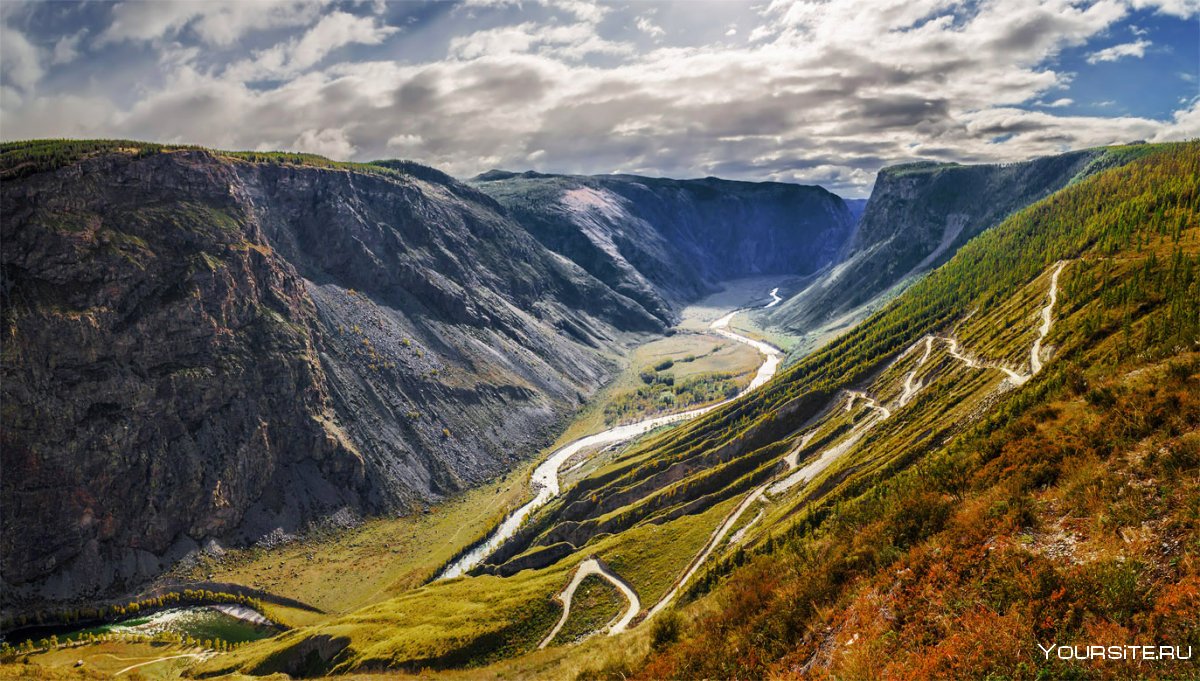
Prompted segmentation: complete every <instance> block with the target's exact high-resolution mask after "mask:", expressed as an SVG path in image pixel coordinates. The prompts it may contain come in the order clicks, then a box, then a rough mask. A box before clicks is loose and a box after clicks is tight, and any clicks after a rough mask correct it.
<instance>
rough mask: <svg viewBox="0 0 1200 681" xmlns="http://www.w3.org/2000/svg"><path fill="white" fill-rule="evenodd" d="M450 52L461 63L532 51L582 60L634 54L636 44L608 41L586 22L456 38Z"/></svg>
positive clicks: (490, 31)
mask: <svg viewBox="0 0 1200 681" xmlns="http://www.w3.org/2000/svg"><path fill="white" fill-rule="evenodd" d="M448 52H449V55H450V57H451V58H453V59H458V60H472V59H479V58H481V57H489V56H490V57H498V56H505V55H513V54H525V53H531V52H537V53H541V54H547V55H553V56H557V57H560V58H567V59H572V60H578V59H581V58H583V57H585V56H587V55H589V54H631V53H632V52H633V45H631V44H629V43H625V42H613V41H609V40H604V39H603V38H601V37H599V36H597V35H596V33H595V31H594V30H593V28H592V26H591V25H589V24H586V23H579V24H569V25H558V24H551V25H546V24H536V23H533V22H526V23H523V24H517V25H515V26H504V27H501V28H492V29H487V30H483V31H476V32H475V33H471V34H469V35H465V36H459V37H456V38H453V39H451V40H450V47H449V50H448Z"/></svg>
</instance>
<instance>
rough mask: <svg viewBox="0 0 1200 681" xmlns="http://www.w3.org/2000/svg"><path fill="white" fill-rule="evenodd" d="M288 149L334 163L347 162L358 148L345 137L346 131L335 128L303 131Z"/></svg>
mask: <svg viewBox="0 0 1200 681" xmlns="http://www.w3.org/2000/svg"><path fill="white" fill-rule="evenodd" d="M289 149H294V150H296V151H303V152H307V153H310V154H320V155H321V156H326V157H328V158H331V159H334V160H335V161H347V160H349V159H351V158H353V157H354V154H355V153H357V152H358V148H357V147H355V146H354V145H353V144H351V143H350V140H349V139H348V138H347V137H346V131H345V130H341V129H336V128H324V129H321V130H305V131H304V132H302V133H300V136H298V137H297V138H296V139H295V141H293V142H292V144H291V146H290V148H289Z"/></svg>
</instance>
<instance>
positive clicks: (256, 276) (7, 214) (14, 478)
mask: <svg viewBox="0 0 1200 681" xmlns="http://www.w3.org/2000/svg"><path fill="white" fill-rule="evenodd" d="M2 200H3V206H2V208H3V214H4V218H5V219H4V221H3V235H2V237H3V242H4V250H3V268H4V270H3V283H4V289H3V290H4V303H5V304H4V313H3V334H4V349H3V353H4V354H3V386H2V390H3V422H4V430H3V436H2V437H3V443H2V447H0V451H2V454H3V471H4V475H3V502H4V513H3V552H2V553H3V578H4V585H3V586H4V588H3V589H2V591H3V592H4V598H5V600H6V601H16V600H19V599H22V598H26V597H38V596H49V597H65V596H71V595H75V594H79V593H98V592H102V591H107V590H113V589H119V588H122V587H123V586H127V585H131V584H134V583H137V582H138V581H140V580H144V579H146V578H148V577H150V576H152V575H154V574H157V573H158V572H159V571H160V570H161V569H162V568H163V567H164V566H166V565H167V564H169V563H170V562H172V561H174V560H176V559H178V558H180V557H182V556H183V555H186V554H187V553H188V552H190V551H193V550H195V549H196V548H197V547H198V546H200V545H202V544H204V543H205V542H206V541H208V540H210V539H217V540H219V541H221V542H230V541H233V542H240V541H250V540H253V539H255V538H257V537H259V536H261V535H262V534H264V533H266V532H269V531H271V530H273V529H275V528H282V529H283V530H285V531H292V530H295V529H297V528H300V527H302V526H303V524H304V523H305V522H306V521H308V520H310V519H313V518H315V517H319V516H320V515H322V514H325V513H329V512H332V511H335V510H337V509H340V508H343V507H349V508H351V509H353V510H355V511H358V512H361V513H372V512H381V511H390V510H401V511H403V510H406V509H410V508H412V507H413V506H414V505H417V504H421V503H424V502H428V501H431V500H436V499H439V498H440V497H441V496H443V495H444V494H447V493H450V492H453V491H456V490H459V489H462V488H464V487H466V486H468V485H471V484H474V483H477V482H480V481H482V480H483V479H485V478H487V477H489V476H492V475H495V474H498V473H501V472H503V471H505V470H507V469H508V468H509V467H510V466H511V465H512V464H513V462H514V461H515V460H516V458H517V457H518V455H520V454H524V453H528V452H529V451H530V450H531V449H536V448H537V447H538V446H540V445H541V444H543V443H544V442H545V440H546V439H547V438H548V437H549V434H550V432H551V430H552V428H553V426H554V425H555V423H556V422H557V421H558V420H559V419H560V418H562V417H563V416H564V415H566V414H567V413H569V412H570V411H572V410H573V409H574V408H575V407H576V406H577V405H578V403H579V401H580V400H581V399H582V398H583V397H584V396H586V395H587V394H589V393H590V392H592V391H593V390H595V389H596V387H598V386H599V385H600V384H601V383H602V382H603V381H604V380H605V379H606V378H607V376H608V373H609V366H608V363H607V361H606V359H605V353H606V352H608V351H611V350H612V349H613V348H615V347H616V346H617V345H618V344H619V343H620V342H621V340H622V339H623V338H627V337H628V334H630V333H639V332H653V331H657V330H661V329H662V321H661V320H660V319H657V318H655V317H653V316H651V315H649V314H646V313H645V312H644V311H642V310H641V309H640V308H639V307H638V306H637V305H634V304H632V303H631V302H630V301H628V300H625V299H623V298H622V297H621V296H620V295H618V294H616V293H614V292H612V291H611V290H609V289H608V288H607V287H605V286H604V285H603V284H602V283H601V282H599V281H597V280H596V279H594V278H593V277H591V276H589V275H588V274H587V273H586V272H584V271H583V270H581V269H580V268H579V267H577V266H575V265H573V264H571V263H569V262H564V261H563V260H562V259H561V258H558V257H556V256H554V255H553V254H551V253H548V252H547V251H546V250H545V249H544V248H542V247H541V246H540V245H539V244H538V243H537V241H536V240H534V239H533V238H531V237H529V236H528V234H526V233H525V232H524V231H523V230H521V229H520V227H519V226H517V225H516V224H514V223H513V222H512V221H511V220H508V219H507V218H505V217H504V216H503V215H501V214H500V213H499V212H497V210H496V208H497V207H496V206H495V205H494V204H493V203H492V202H491V201H490V200H488V199H486V198H485V197H482V196H479V195H477V194H476V193H475V192H472V191H471V190H470V189H469V188H467V187H464V186H462V185H458V184H457V183H453V182H452V181H447V182H441V183H439V182H436V181H431V180H423V179H419V178H417V177H414V176H411V175H405V174H392V175H384V174H371V173H351V172H346V171H344V170H331V169H318V168H310V167H297V166H281V165H271V164H254V163H247V162H242V161H237V160H231V159H227V158H222V157H218V156H214V155H213V154H210V153H208V152H203V151H180V152H173V153H164V154H157V155H149V156H145V157H140V158H138V157H134V156H130V155H127V154H108V155H102V156H99V157H96V158H91V159H89V160H86V161H83V162H81V163H75V164H70V165H67V166H66V167H63V168H60V169H58V170H55V171H53V172H44V173H38V174H34V175H32V176H29V177H26V178H23V179H20V180H16V181H9V182H5V184H4V185H3V192H2Z"/></svg>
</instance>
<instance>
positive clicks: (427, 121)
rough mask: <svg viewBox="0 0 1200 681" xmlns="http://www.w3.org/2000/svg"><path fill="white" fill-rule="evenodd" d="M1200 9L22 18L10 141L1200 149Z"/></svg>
mask: <svg viewBox="0 0 1200 681" xmlns="http://www.w3.org/2000/svg"><path fill="white" fill-rule="evenodd" d="M1198 81H1200V0H1094V1H1093V0H972V1H969V2H952V1H948V0H828V1H826V2H819V1H810V0H795V1H792V0H760V1H751V2H733V1H731V0H725V1H721V2H708V1H706V0H681V1H677V2H655V1H648V0H641V1H637V2H612V3H609V2H592V1H590V0H554V1H551V0H544V1H539V0H462V1H459V2H436V3H425V2H383V1H357V2H336V1H328V2H310V1H307V0H306V1H302V2H297V1H294V0H277V1H268V0H239V1H233V2H223V1H220V0H205V1H202V2H195V1H189V2H165V1H155V2H146V1H137V2H134V1H123V2H101V1H89V2H65V1H51V2H15V1H13V0H0V138H2V139H4V140H6V141H8V140H19V139H29V138H44V137H76V138H92V137H110V138H111V137H118V138H131V139H139V140H148V141H157V142H168V143H190V144H200V145H204V146H208V147H215V148H220V149H239V150H240V149H253V150H291V151H305V152H312V153H317V154H322V155H324V156H328V157H330V158H333V159H337V160H356V161H367V160H374V159H381V158H405V159H412V160H415V161H419V162H421V163H425V164H428V165H432V166H435V167H438V168H441V169H442V170H445V171H447V172H449V173H451V174H453V175H456V176H458V177H470V176H473V175H475V174H477V173H480V172H483V171H485V170H489V169H492V168H503V169H508V170H526V169H533V170H538V171H542V172H567V173H588V174H595V173H609V172H622V173H636V174H643V175H656V176H668V177H704V176H717V177H726V178H731V179H744V180H755V181H761V180H775V181H783V182H799V183H805V184H819V185H822V186H824V187H826V188H828V189H830V190H832V191H835V192H837V193H839V194H841V195H843V196H846V197H863V196H866V195H867V194H868V193H869V192H870V189H871V186H872V184H873V182H874V178H875V173H876V172H877V171H878V169H879V168H880V167H882V166H885V165H891V164H895V163H901V162H907V161H913V160H937V161H955V162H960V163H984V162H987V163H991V162H1007V161H1016V160H1023V159H1027V158H1032V157H1035V156H1040V155H1046V154H1054V153H1059V152H1062V151H1066V150H1070V149H1079V148H1085V147H1091V146H1097V145H1105V144H1120V143H1126V142H1130V141H1134V140H1151V141H1162V140H1179V139H1190V138H1195V137H1200V82H1198Z"/></svg>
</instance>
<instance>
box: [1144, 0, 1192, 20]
mask: <svg viewBox="0 0 1200 681" xmlns="http://www.w3.org/2000/svg"><path fill="white" fill-rule="evenodd" d="M1132 3H1133V7H1134V9H1151V10H1154V11H1155V12H1156V13H1158V14H1166V15H1169V16H1175V17H1179V18H1181V19H1187V18H1188V17H1192V16H1195V15H1196V14H1200V0H1132Z"/></svg>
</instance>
